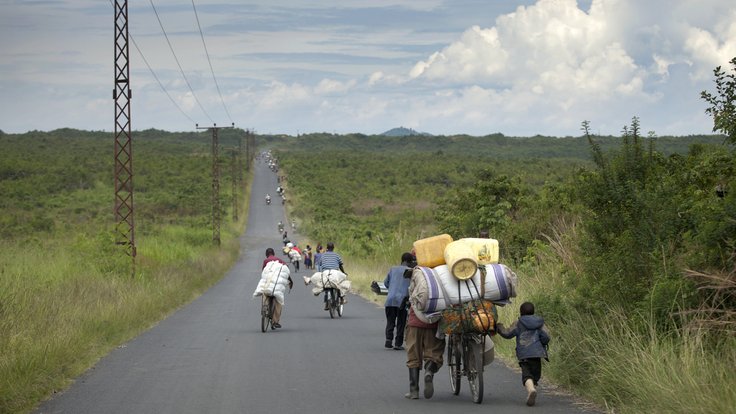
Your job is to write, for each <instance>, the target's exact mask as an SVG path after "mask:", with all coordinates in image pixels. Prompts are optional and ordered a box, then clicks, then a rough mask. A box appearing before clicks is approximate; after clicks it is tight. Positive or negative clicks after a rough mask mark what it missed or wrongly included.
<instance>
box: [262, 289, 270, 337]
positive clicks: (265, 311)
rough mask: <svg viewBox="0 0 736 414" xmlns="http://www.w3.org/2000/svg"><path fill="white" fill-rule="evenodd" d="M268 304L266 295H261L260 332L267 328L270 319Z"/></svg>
mask: <svg viewBox="0 0 736 414" xmlns="http://www.w3.org/2000/svg"><path fill="white" fill-rule="evenodd" d="M269 304H270V301H269V300H268V296H266V295H263V296H262V297H261V332H266V331H267V330H268V324H269V323H270V321H271V315H269V310H270V309H269Z"/></svg>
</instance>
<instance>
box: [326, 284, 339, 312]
mask: <svg viewBox="0 0 736 414" xmlns="http://www.w3.org/2000/svg"><path fill="white" fill-rule="evenodd" d="M336 301H337V300H336V298H335V289H330V293H329V295H328V296H327V306H328V307H329V308H330V318H332V319H334V318H335V308H336V307H337V303H336Z"/></svg>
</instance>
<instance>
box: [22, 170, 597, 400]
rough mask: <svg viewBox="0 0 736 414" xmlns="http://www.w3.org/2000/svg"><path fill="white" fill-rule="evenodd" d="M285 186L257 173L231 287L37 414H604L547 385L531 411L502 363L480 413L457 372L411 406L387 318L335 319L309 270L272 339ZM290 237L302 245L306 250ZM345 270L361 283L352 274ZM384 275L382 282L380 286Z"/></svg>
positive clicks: (441, 377)
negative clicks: (389, 343) (269, 293)
mask: <svg viewBox="0 0 736 414" xmlns="http://www.w3.org/2000/svg"><path fill="white" fill-rule="evenodd" d="M276 186H277V180H276V175H275V174H274V173H273V172H271V171H270V170H269V169H268V168H267V167H266V166H265V164H262V163H257V164H256V171H255V177H254V182H253V189H252V200H251V205H250V215H249V218H248V225H247V231H246V232H245V234H244V235H243V236H242V238H241V257H240V259H239V260H238V262H237V263H236V264H235V265H234V267H233V268H232V269H231V270H230V271H229V272H228V273H227V275H226V276H225V277H224V278H223V279H222V281H221V282H219V283H218V284H217V285H215V286H214V287H212V288H211V289H210V290H208V291H207V292H206V293H204V294H203V295H202V296H201V297H199V298H198V299H196V300H195V301H193V302H192V303H191V304H189V305H188V306H186V307H184V308H182V309H181V310H179V311H178V312H176V313H174V314H173V315H171V316H170V317H169V318H167V319H165V320H163V321H161V322H160V323H159V324H158V325H156V326H155V327H153V328H152V329H150V330H149V331H147V332H145V333H144V334H142V335H140V336H139V337H137V338H135V339H133V340H132V341H130V342H128V343H127V344H125V345H124V346H121V347H120V348H118V349H116V350H114V351H113V352H111V353H110V354H109V355H108V356H106V357H105V358H103V359H102V360H100V361H99V363H98V364H97V365H96V366H95V367H94V368H92V369H90V370H89V371H88V372H87V373H85V374H84V375H82V376H81V377H80V378H78V379H77V380H76V382H75V383H74V384H73V385H72V386H71V387H70V388H69V389H68V390H66V391H64V392H62V393H59V394H57V395H55V396H54V397H53V398H52V399H50V400H49V401H46V402H44V403H43V404H41V405H40V406H39V407H38V408H37V410H36V412H37V413H49V414H51V413H69V414H84V413H94V414H114V413H137V414H144V413H152V414H153V413H156V414H162V413H172V414H186V413H256V414H257V413H271V414H279V413H319V414H332V413H335V414H346V413H382V414H385V413H401V414H409V413H422V414H427V413H443V414H447V413H452V412H463V413H464V414H469V413H486V414H487V413H494V414H502V413H509V414H511V413H513V414H518V413H519V412H521V411H527V412H531V411H534V412H535V413H566V414H567V413H585V412H592V411H586V410H585V409H584V408H582V407H581V406H580V405H578V404H576V403H575V402H573V400H572V399H571V398H569V397H566V396H561V395H555V393H552V392H550V387H545V385H544V379H543V380H542V387H541V389H540V394H539V395H538V397H537V405H536V406H535V407H533V408H529V407H526V406H525V404H524V403H525V398H526V392H525V391H524V388H523V387H522V385H521V379H520V374H519V373H517V372H514V371H512V370H511V369H509V368H507V367H506V366H505V365H503V364H502V363H500V362H499V361H495V362H493V364H491V365H490V366H488V367H486V373H485V376H484V378H485V393H484V398H483V403H482V404H480V405H478V404H474V403H473V402H472V400H471V397H470V394H469V391H468V383H467V381H466V379H465V378H463V383H462V386H461V387H462V391H461V393H460V395H459V396H455V395H453V394H452V393H451V391H450V384H449V375H448V373H447V369H446V367H445V366H443V367H442V369H441V370H440V372H439V373H437V374H436V376H435V395H434V397H433V398H432V399H430V400H425V399H423V398H421V399H419V400H407V399H405V398H404V393H406V392H407V391H408V388H409V378H408V377H409V373H408V369H407V368H406V365H405V363H406V353H405V352H404V351H395V350H392V349H385V348H384V347H383V344H384V338H383V332H384V325H385V317H384V312H383V308H382V307H378V306H376V305H374V304H372V303H370V302H368V301H366V300H363V299H362V298H360V297H358V296H354V295H351V296H349V302H348V304H347V305H346V306H345V314H344V316H343V317H342V318H339V319H330V317H329V314H328V312H325V311H324V310H323V308H322V299H321V297H315V296H313V295H312V293H311V291H310V288H308V287H305V286H304V284H303V283H302V282H301V280H300V279H301V276H303V275H305V274H307V273H306V272H305V271H304V270H302V271H301V272H299V273H297V274H295V275H293V276H292V277H293V279H294V282H295V284H294V289H293V290H292V291H291V293H290V294H288V295H287V296H286V304H285V306H284V312H283V316H282V318H281V324H282V326H283V328H281V329H278V330H275V331H269V332H266V333H262V332H261V330H260V300H259V299H253V298H252V293H253V290H254V289H255V287H256V284H257V282H258V279H259V275H260V268H261V262H262V260H263V258H264V252H265V249H266V248H267V247H273V248H274V249H276V250H277V252H278V251H279V248H280V247H281V246H282V243H281V238H280V235H279V234H278V231H277V222H278V221H279V220H284V223H286V220H285V218H284V210H283V207H282V206H281V203H280V201H279V198H278V197H277V196H276V192H275V190H276ZM266 193H270V194H271V196H272V197H273V199H274V202H273V203H272V204H271V205H266V203H265V201H264V197H265V194H266ZM289 233H290V236H291V238H292V240H296V241H298V240H299V238H298V235H296V234H291V232H289ZM323 242H326V240H325V241H323ZM339 250H340V246H337V247H336V251H338V252H339ZM390 265H393V264H388V263H387V264H386V266H387V267H388V266H390ZM345 267H346V270H347V271H348V273H349V272H350V263H346V266H345ZM294 276H295V277H294ZM384 276H385V271H380V272H378V274H376V279H382V278H383V277H384ZM553 340H554V339H553ZM422 377H423V375H422ZM421 395H422V390H421V388H420V396H421Z"/></svg>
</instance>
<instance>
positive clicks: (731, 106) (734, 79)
mask: <svg viewBox="0 0 736 414" xmlns="http://www.w3.org/2000/svg"><path fill="white" fill-rule="evenodd" d="M729 63H731V66H732V71H733V72H734V73H726V72H725V71H723V69H721V67H720V66H718V67H716V68H715V69H714V70H713V74H714V75H715V83H716V94H715V95H714V94H711V93H710V92H708V91H702V92H700V97H701V98H703V99H704V100H705V101H706V102H708V103H709V104H710V107H709V108H707V109H706V110H705V113H706V114H708V115H710V116H712V117H713V132H722V133H723V134H725V135H726V136H727V137H728V140H729V141H730V142H731V144H736V57H734V58H733V59H731V61H730V62H729Z"/></svg>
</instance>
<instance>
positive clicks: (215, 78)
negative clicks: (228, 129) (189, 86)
mask: <svg viewBox="0 0 736 414" xmlns="http://www.w3.org/2000/svg"><path fill="white" fill-rule="evenodd" d="M192 9H194V17H196V19H197V27H198V28H199V35H200V37H202V45H203V46H204V53H205V55H206V56H207V63H209V64H210V72H212V79H214V80H215V87H217V94H218V95H219V96H220V102H222V108H223V109H224V110H225V114H227V118H228V119H229V120H230V122H233V119H232V117H231V116H230V112H229V111H228V110H227V106H226V105H225V100H224V99H222V92H220V85H219V84H218V83H217V77H215V70H214V69H213V68H212V60H210V53H209V52H208V51H207V43H205V41H204V33H202V26H201V25H200V24H199V15H198V14H197V8H196V7H195V6H194V0H192Z"/></svg>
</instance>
